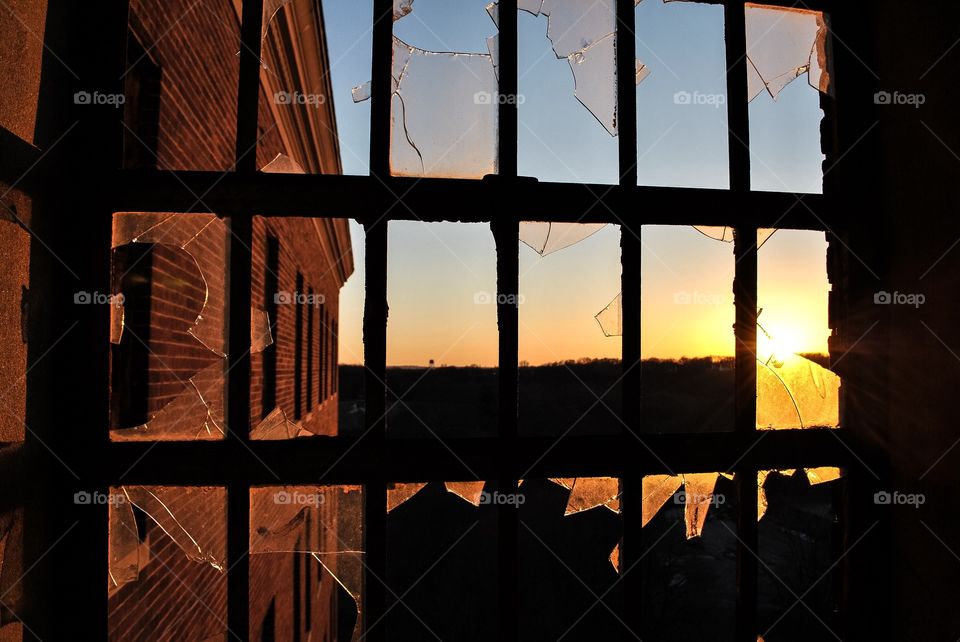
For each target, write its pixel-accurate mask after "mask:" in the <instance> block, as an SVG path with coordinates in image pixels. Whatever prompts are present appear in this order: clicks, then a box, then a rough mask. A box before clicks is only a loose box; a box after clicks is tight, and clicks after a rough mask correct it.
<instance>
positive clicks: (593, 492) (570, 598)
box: [517, 477, 634, 640]
mask: <svg viewBox="0 0 960 642" xmlns="http://www.w3.org/2000/svg"><path fill="white" fill-rule="evenodd" d="M620 491H621V489H620V481H619V480H618V479H614V478H611V477H599V478H591V477H581V478H577V479H550V480H547V479H526V480H524V482H523V484H521V485H520V487H519V489H518V493H519V495H518V496H519V497H522V498H523V500H522V501H521V502H519V508H518V511H519V515H518V519H519V522H520V526H519V528H518V543H517V546H518V568H517V572H518V575H519V589H518V590H519V593H520V603H519V610H520V612H521V613H522V614H524V616H523V617H522V618H521V619H520V636H519V637H520V639H525V640H533V639H541V640H557V639H567V638H569V639H597V640H616V639H633V637H634V636H633V635H632V634H631V632H630V630H629V627H628V626H627V625H626V623H625V621H626V619H627V618H626V616H625V613H624V608H623V593H622V591H623V583H622V582H620V581H619V576H618V570H619V563H618V562H617V561H616V560H615V559H611V558H612V556H613V554H614V553H615V552H617V551H618V550H619V549H618V548H617V546H618V542H619V541H620V539H621V538H622V536H623V527H622V524H621V518H620Z"/></svg>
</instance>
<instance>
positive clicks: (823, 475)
mask: <svg viewBox="0 0 960 642" xmlns="http://www.w3.org/2000/svg"><path fill="white" fill-rule="evenodd" d="M804 472H806V474H807V480H808V481H809V482H810V485H811V486H816V485H817V484H825V483H827V482H832V481H834V480H837V479H840V477H841V476H842V473H841V472H840V469H839V468H835V467H832V466H825V467H821V468H807V469H805V470H804Z"/></svg>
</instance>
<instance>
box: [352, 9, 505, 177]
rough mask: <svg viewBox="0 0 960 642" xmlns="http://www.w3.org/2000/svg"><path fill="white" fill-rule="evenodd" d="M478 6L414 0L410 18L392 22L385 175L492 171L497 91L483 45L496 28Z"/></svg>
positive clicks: (491, 58)
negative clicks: (389, 115)
mask: <svg viewBox="0 0 960 642" xmlns="http://www.w3.org/2000/svg"><path fill="white" fill-rule="evenodd" d="M486 4H487V3H486V2H481V1H477V0H474V1H472V2H469V3H466V4H464V3H456V4H454V3H442V2H436V1H431V0H420V2H418V4H417V5H416V10H415V17H416V19H410V18H406V19H403V20H398V21H396V22H395V23H394V43H393V45H394V46H393V81H394V82H393V93H392V105H391V114H392V115H391V140H390V171H391V173H392V174H394V175H395V176H438V177H447V178H481V177H483V176H485V175H487V174H495V173H497V112H498V109H497V104H498V99H499V94H498V90H497V87H498V85H497V77H496V71H495V65H496V55H495V46H494V45H495V43H494V42H490V41H488V39H490V38H491V37H493V36H495V35H496V33H497V26H496V24H495V22H494V20H492V19H491V17H492V16H491V15H490V14H488V12H487V9H486ZM358 80H362V79H358ZM364 93H365V92H359V94H360V96H361V97H362V96H363V95H364Z"/></svg>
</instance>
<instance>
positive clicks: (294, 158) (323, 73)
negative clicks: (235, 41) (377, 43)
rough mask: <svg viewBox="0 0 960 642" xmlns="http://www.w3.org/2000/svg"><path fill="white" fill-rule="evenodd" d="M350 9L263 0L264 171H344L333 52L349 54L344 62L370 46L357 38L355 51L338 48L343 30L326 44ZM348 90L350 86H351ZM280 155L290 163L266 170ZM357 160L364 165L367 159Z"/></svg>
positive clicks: (260, 154)
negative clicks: (339, 135)
mask: <svg viewBox="0 0 960 642" xmlns="http://www.w3.org/2000/svg"><path fill="white" fill-rule="evenodd" d="M357 4H360V5H363V4H364V3H357ZM348 12H349V10H347V9H346V8H344V7H342V6H339V5H338V4H337V3H335V4H334V6H333V7H331V10H330V11H329V12H324V11H322V10H321V5H320V3H318V2H316V1H315V0H269V1H268V2H265V3H264V16H265V17H267V16H270V18H269V20H267V21H265V22H264V25H263V40H262V51H261V61H262V65H261V67H260V86H261V91H260V101H259V116H258V118H259V131H260V135H259V136H258V140H257V149H256V154H257V166H258V167H260V168H262V171H275V172H282V173H307V174H342V173H344V167H343V165H344V161H342V160H341V149H340V147H341V146H340V144H339V140H338V130H337V118H336V116H335V115H334V82H335V81H336V80H339V76H337V77H336V78H335V77H334V75H333V69H334V67H333V65H331V63H330V60H331V55H330V53H331V52H333V53H336V54H343V53H346V55H347V56H350V57H349V58H347V59H346V60H343V61H342V62H343V63H344V65H345V66H346V65H347V64H351V63H353V62H354V60H353V59H354V58H357V59H368V58H364V55H363V49H364V47H363V46H362V45H363V44H366V46H367V47H369V44H368V42H369V41H367V43H363V42H361V43H358V46H357V47H356V49H357V51H356V52H355V53H353V52H349V51H346V52H341V51H339V50H334V49H333V47H338V48H339V47H340V46H341V42H340V40H339V38H340V37H341V36H340V34H339V33H338V34H337V35H336V36H334V42H333V43H328V34H329V33H331V32H333V31H337V30H339V29H340V27H341V26H345V25H346V22H347V20H346V16H344V14H345V13H348ZM328 14H329V16H330V17H331V19H332V20H333V21H334V24H333V25H332V26H331V28H328V25H327V23H326V18H327V16H328ZM328 49H330V50H331V52H328ZM338 59H339V58H338ZM344 89H345V91H349V87H346V88H344ZM345 98H346V93H344V99H345ZM351 122H353V121H351ZM357 124H359V123H357ZM351 135H353V134H351ZM278 154H283V155H285V156H287V157H289V159H290V161H291V162H290V163H286V164H284V165H282V166H279V167H278V166H276V165H274V167H273V168H271V169H267V168H268V167H269V166H270V165H271V164H274V163H272V162H271V161H274V159H275V158H276V157H277V155H278ZM352 160H353V159H351V161H352ZM359 164H360V165H364V164H365V159H363V160H361V161H360V163H359ZM361 173H363V172H361Z"/></svg>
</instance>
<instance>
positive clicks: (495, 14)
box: [487, 2, 500, 29]
mask: <svg viewBox="0 0 960 642" xmlns="http://www.w3.org/2000/svg"><path fill="white" fill-rule="evenodd" d="M487 15H489V16H490V19H491V20H493V24H495V25H497V29H499V28H500V5H499V3H496V2H491V3H490V4H488V5H487Z"/></svg>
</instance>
